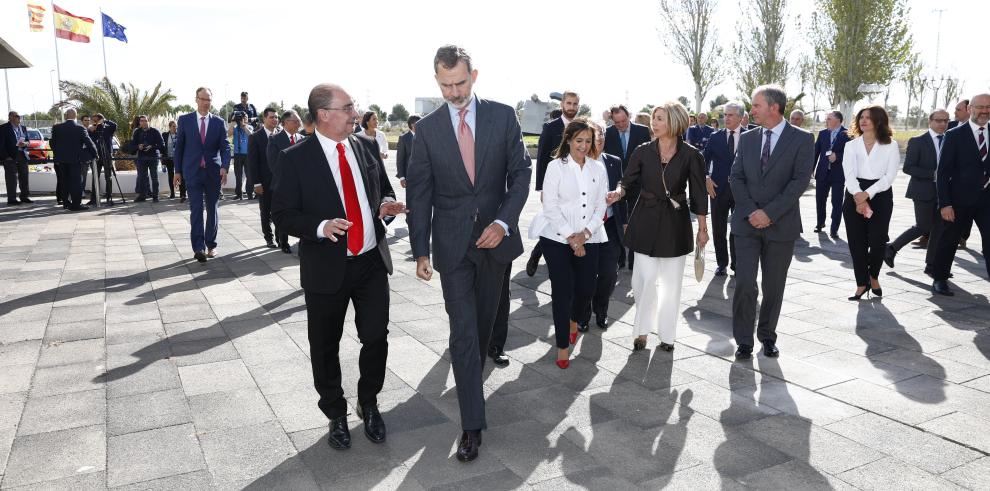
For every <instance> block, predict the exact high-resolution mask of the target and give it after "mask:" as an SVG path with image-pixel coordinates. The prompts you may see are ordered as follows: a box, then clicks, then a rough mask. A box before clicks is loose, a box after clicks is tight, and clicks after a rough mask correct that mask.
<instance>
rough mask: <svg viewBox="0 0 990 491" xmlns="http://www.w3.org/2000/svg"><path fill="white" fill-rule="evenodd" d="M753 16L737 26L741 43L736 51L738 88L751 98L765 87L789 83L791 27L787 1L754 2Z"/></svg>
mask: <svg viewBox="0 0 990 491" xmlns="http://www.w3.org/2000/svg"><path fill="white" fill-rule="evenodd" d="M746 10H748V11H750V12H752V14H753V15H749V16H744V17H743V19H744V20H741V21H739V22H738V23H736V32H737V34H738V36H739V39H738V41H737V42H736V43H735V44H734V45H733V47H732V54H733V57H732V59H733V63H734V65H735V73H736V74H737V75H738V76H737V77H736V87H738V88H739V90H740V91H742V92H743V94H746V95H747V96H749V95H750V94H752V93H753V89H755V88H756V87H758V86H760V85H764V84H777V85H780V86H783V85H784V83H785V82H786V81H787V70H788V68H790V64H789V62H788V60H787V58H788V54H789V53H788V50H787V49H785V48H784V27H785V26H786V25H787V24H788V16H787V0H750V5H749V8H748V9H746Z"/></svg>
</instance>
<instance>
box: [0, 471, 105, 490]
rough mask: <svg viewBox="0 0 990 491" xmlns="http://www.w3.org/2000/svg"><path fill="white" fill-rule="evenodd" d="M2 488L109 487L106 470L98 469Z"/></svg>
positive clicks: (67, 488)
mask: <svg viewBox="0 0 990 491" xmlns="http://www.w3.org/2000/svg"><path fill="white" fill-rule="evenodd" d="M4 489H12V490H16V491H76V490H79V489H86V490H94V491H95V490H105V489H109V488H107V475H106V472H103V471H100V472H87V473H83V474H76V475H74V476H70V477H63V478H61V479H53V480H50V481H44V482H39V483H35V484H26V485H24V486H15V487H9V488H8V487H5V488H4Z"/></svg>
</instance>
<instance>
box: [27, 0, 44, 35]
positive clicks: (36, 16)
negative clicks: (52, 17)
mask: <svg viewBox="0 0 990 491" xmlns="http://www.w3.org/2000/svg"><path fill="white" fill-rule="evenodd" d="M44 20H45V8H44V7H42V6H41V5H35V4H33V3H29V4H28V26H30V27H31V32H41V31H43V30H44V29H45V26H44V25H43V24H42V23H41V22H42V21H44Z"/></svg>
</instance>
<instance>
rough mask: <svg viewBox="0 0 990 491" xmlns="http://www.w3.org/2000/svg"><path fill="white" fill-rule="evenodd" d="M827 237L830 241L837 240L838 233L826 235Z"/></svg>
mask: <svg viewBox="0 0 990 491" xmlns="http://www.w3.org/2000/svg"><path fill="white" fill-rule="evenodd" d="M828 236H829V238H831V239H832V240H839V232H832V233H830V234H828Z"/></svg>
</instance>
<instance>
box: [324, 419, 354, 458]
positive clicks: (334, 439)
mask: <svg viewBox="0 0 990 491" xmlns="http://www.w3.org/2000/svg"><path fill="white" fill-rule="evenodd" d="M327 443H329V444H330V446H331V447H333V448H335V449H337V450H347V449H348V448H351V430H349V429H348V428H347V415H344V416H337V417H336V418H333V419H331V420H330V433H329V434H328V435H327Z"/></svg>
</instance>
